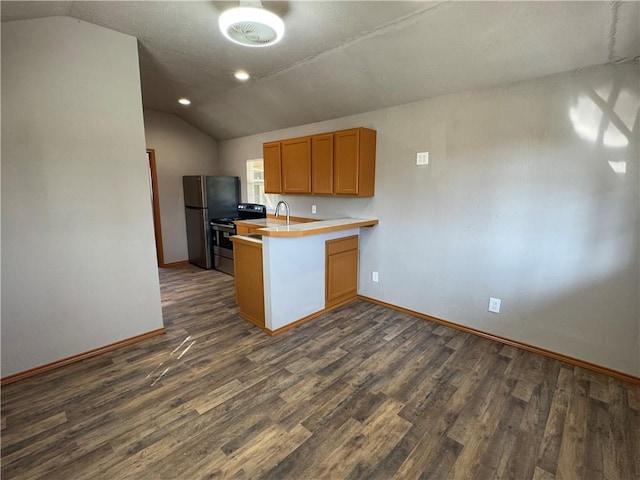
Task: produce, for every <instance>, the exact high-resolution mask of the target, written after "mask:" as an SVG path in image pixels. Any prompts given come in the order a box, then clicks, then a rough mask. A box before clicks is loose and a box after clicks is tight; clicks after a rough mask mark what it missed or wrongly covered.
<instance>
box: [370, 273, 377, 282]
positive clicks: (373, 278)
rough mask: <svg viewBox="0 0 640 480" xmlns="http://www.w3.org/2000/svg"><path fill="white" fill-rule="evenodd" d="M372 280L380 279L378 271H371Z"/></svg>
mask: <svg viewBox="0 0 640 480" xmlns="http://www.w3.org/2000/svg"><path fill="white" fill-rule="evenodd" d="M371 281H372V282H377V281H378V272H371Z"/></svg>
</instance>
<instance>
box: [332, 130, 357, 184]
mask: <svg viewBox="0 0 640 480" xmlns="http://www.w3.org/2000/svg"><path fill="white" fill-rule="evenodd" d="M359 140H360V132H359V130H358V129H357V128H354V129H352V130H343V131H341V132H336V133H335V159H334V165H335V171H334V189H335V190H334V191H335V193H337V194H342V195H357V194H358V187H359V183H358V174H359V162H358V157H359V153H360V152H359V146H360V141H359Z"/></svg>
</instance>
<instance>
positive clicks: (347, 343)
mask: <svg viewBox="0 0 640 480" xmlns="http://www.w3.org/2000/svg"><path fill="white" fill-rule="evenodd" d="M160 277H161V284H162V299H163V311H164V318H165V326H166V328H167V334H166V335H163V336H159V337H154V338H151V339H148V340H145V341H143V342H140V343H137V344H135V345H131V346H128V347H124V348H122V349H119V350H117V351H114V352H110V353H107V354H103V355H101V356H99V357H94V358H91V359H87V360H84V361H81V362H78V363H75V364H72V365H69V366H66V367H62V368H60V369H57V370H53V371H50V372H47V373H44V374H41V375H39V376H37V377H33V378H30V379H27V380H23V381H21V382H17V383H15V384H11V385H8V386H6V387H4V388H3V389H2V457H1V460H2V468H1V473H2V478H3V479H35V478H42V479H54V480H55V479H74V480H75V479H205V478H208V479H210V478H221V479H243V478H246V479H276V480H284V479H295V480H304V479H309V480H312V479H313V480H315V479H332V480H333V479H393V478H406V479H414V478H415V479H417V478H431V479H444V478H451V479H456V480H457V479H467V478H469V479H489V478H508V479H517V480H525V479H536V480H543V479H545V480H546V479H553V478H557V479H572V480H573V479H589V480H592V479H600V478H602V479H624V480H628V479H637V478H639V476H640V387H638V386H634V385H631V384H626V383H624V382H622V381H620V380H616V379H613V378H609V377H606V376H603V375H600V374H596V373H592V372H590V371H587V370H583V369H580V368H578V367H573V366H571V365H568V364H565V363H562V362H559V361H556V360H552V359H549V358H546V357H542V356H539V355H536V354H533V353H529V352H525V351H522V350H519V349H516V348H513V347H509V346H504V345H501V344H499V343H496V342H493V341H490V340H486V339H482V338H479V337H476V336H473V335H470V334H466V333H462V332H458V331H456V330H452V329H450V328H447V327H443V326H439V325H435V324H432V323H429V322H426V321H424V320H420V319H417V318H414V317H411V316H409V315H404V314H401V313H398V312H395V311H391V310H387V309H385V308H384V307H381V306H377V305H372V304H370V303H368V302H364V301H360V300H358V301H355V302H352V303H351V304H349V305H347V306H345V307H342V308H341V309H339V310H336V311H334V312H332V313H330V314H327V315H324V316H322V317H319V318H317V319H314V320H312V321H311V322H309V323H306V324H304V325H302V326H300V327H298V328H295V329H293V330H291V331H289V332H286V333H284V334H282V335H279V336H276V337H268V336H267V335H265V334H264V333H263V332H262V331H261V330H259V329H258V328H256V327H253V326H252V325H251V324H249V323H248V322H246V321H244V320H242V319H241V318H240V317H239V316H238V310H237V308H236V306H235V304H234V294H233V278H232V277H229V276H226V275H224V274H221V273H219V272H211V271H205V270H200V269H197V268H195V267H191V266H188V267H182V268H176V269H168V270H162V271H161V273H160Z"/></svg>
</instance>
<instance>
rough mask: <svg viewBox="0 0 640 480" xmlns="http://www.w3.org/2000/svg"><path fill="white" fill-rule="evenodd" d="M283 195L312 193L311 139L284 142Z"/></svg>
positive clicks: (303, 138) (294, 139) (304, 138)
mask: <svg viewBox="0 0 640 480" xmlns="http://www.w3.org/2000/svg"><path fill="white" fill-rule="evenodd" d="M280 143H281V144H282V193H311V137H302V138H293V139H291V140H283V141H282V142H280Z"/></svg>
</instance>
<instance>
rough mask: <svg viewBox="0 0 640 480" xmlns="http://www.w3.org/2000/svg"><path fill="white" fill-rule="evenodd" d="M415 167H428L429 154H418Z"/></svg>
mask: <svg viewBox="0 0 640 480" xmlns="http://www.w3.org/2000/svg"><path fill="white" fill-rule="evenodd" d="M416 165H429V152H418V154H417V155H416Z"/></svg>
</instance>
